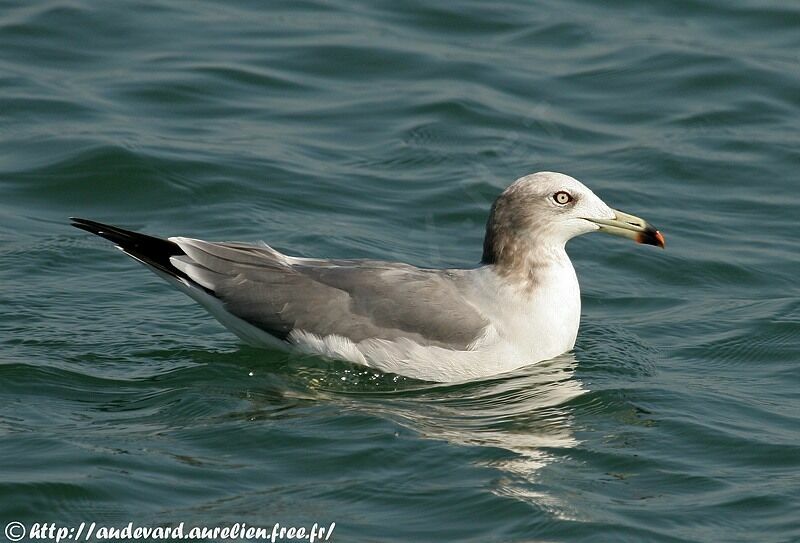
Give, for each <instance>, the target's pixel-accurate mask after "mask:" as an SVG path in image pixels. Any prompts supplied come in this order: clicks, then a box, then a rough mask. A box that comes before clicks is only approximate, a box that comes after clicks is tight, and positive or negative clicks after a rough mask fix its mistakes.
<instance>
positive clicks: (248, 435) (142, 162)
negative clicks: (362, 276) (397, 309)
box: [0, 0, 800, 542]
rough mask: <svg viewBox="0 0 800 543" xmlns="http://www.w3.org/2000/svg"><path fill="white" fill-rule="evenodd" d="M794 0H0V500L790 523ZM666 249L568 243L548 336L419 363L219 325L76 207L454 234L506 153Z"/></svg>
mask: <svg viewBox="0 0 800 543" xmlns="http://www.w3.org/2000/svg"><path fill="white" fill-rule="evenodd" d="M798 25H800V7H798V6H797V5H796V4H793V3H784V2H777V1H774V2H770V1H756V0H749V1H742V2H738V3H737V4H736V5H731V4H730V3H727V2H722V1H721V0H718V1H700V0H681V1H679V2H670V3H667V2H650V3H639V2H632V1H625V0H618V1H614V2H607V3H604V5H602V6H601V5H599V4H596V3H594V2H580V1H574V0H572V1H568V2H548V1H540V2H532V3H529V2H523V1H522V0H519V1H514V0H504V1H502V2H493V3H478V2H460V3H449V4H446V5H445V4H441V5H437V4H431V3H428V2H367V1H365V2H354V1H345V0H335V1H324V2H323V1H305V2H297V1H293V2H283V3H280V2H269V3H263V2H212V1H206V2H188V1H171V2H165V1H161V0H159V1H129V2H102V3H101V2H89V1H88V0H83V1H82V0H72V1H43V2H13V1H12V2H8V1H6V2H3V3H2V5H1V6H0V125H1V126H2V130H0V218H1V220H0V281H1V282H0V304H2V308H3V311H2V314H0V342H1V343H0V345H1V347H0V361H1V362H2V364H0V398H1V400H0V434H2V440H0V524H3V525H6V524H7V523H9V522H11V521H19V522H22V523H23V524H25V525H26V527H30V525H32V523H34V522H57V523H60V524H61V525H65V526H76V525H78V524H79V523H80V522H97V523H98V524H102V525H107V526H124V525H125V524H126V523H127V522H129V521H132V522H135V523H137V524H138V525H148V526H168V525H176V524H177V523H179V522H184V523H186V525H187V526H190V525H210V526H221V525H226V524H227V525H229V524H232V523H235V522H247V523H248V524H250V525H257V526H270V525H272V524H273V523H275V522H280V523H281V524H284V525H292V524H294V525H298V526H300V525H305V526H310V525H311V524H313V523H314V522H319V523H320V524H321V525H322V524H324V525H327V524H328V523H330V522H336V523H337V524H336V529H335V530H336V531H335V533H334V540H338V541H403V542H404V541H480V542H487V541H497V542H506V541H570V542H573V541H742V542H751V541H762V542H763V541H776V542H777V541H780V542H786V541H800V520H799V519H800V517H798V510H800V475H798V474H800V415H799V414H798V407H799V406H800V401H799V400H800V394H799V393H798V390H800V377H798V376H799V375H800V373H798V369H797V367H798V366H797V363H798V359H799V356H798V355H800V313H799V312H798V309H800V302H798V294H800V289H799V288H798V283H797V273H798V256H797V255H798V254H800V242H799V241H798V236H797V235H796V230H797V226H798V224H797V217H798V214H797V210H798V206H799V205H800V196H799V195H798V191H797V187H798V173H797V172H798V171H800V134H799V133H798V126H800V54H798V51H800V34H799V33H798V31H797V30H798ZM543 169H549V170H556V171H564V172H566V173H569V174H571V175H574V176H575V177H577V178H579V179H581V180H583V181H584V182H586V183H587V185H589V186H590V187H591V188H592V189H594V190H595V192H596V193H598V194H599V195H600V196H601V197H603V198H604V199H605V200H606V201H607V202H608V203H609V204H611V205H613V206H615V207H619V208H621V209H624V210H628V211H630V212H632V213H635V214H637V215H641V216H643V217H645V218H647V219H648V220H649V221H651V222H652V223H653V224H655V225H657V226H658V227H659V228H660V229H661V230H662V231H663V232H664V234H665V236H666V238H667V250H666V251H659V250H657V249H654V248H652V247H642V246H636V245H634V244H632V243H628V242H625V241H623V240H619V239H615V238H610V237H607V236H600V235H595V236H586V237H585V238H582V239H578V240H575V241H574V242H572V243H571V245H570V252H571V255H572V257H573V260H574V262H575V265H576V268H577V269H578V274H579V277H580V279H581V283H582V288H583V299H584V307H583V325H582V329H581V333H580V336H579V340H578V344H577V346H576V349H575V351H574V352H572V353H568V354H566V355H564V356H561V357H559V358H557V359H555V360H552V361H548V362H545V363H542V364H539V365H537V366H533V367H528V368H525V369H523V370H520V371H517V372H515V373H514V374H511V375H503V376H498V377H496V378H493V379H488V380H484V381H481V382H473V383H466V384H458V385H448V386H444V385H431V384H427V383H422V382H417V381H413V380H410V379H405V378H402V377H397V376H392V375H379V374H374V373H371V372H368V371H363V370H361V369H360V368H358V367H355V366H351V365H348V364H346V363H340V362H336V363H330V362H326V361H324V360H319V359H315V358H298V357H289V356H286V355H282V354H278V353H273V352H268V351H260V350H256V349H250V348H246V347H243V346H242V345H240V344H239V342H238V341H237V340H236V338H235V337H233V336H232V335H231V334H229V333H228V332H226V331H225V330H224V329H222V328H221V327H220V326H219V325H218V324H216V322H214V321H213V320H211V319H210V318H209V317H207V316H206V315H205V313H204V312H203V310H202V309H201V308H199V307H198V306H196V305H195V304H194V303H193V302H192V301H191V300H189V299H188V298H185V297H183V295H181V294H180V293H178V292H175V291H171V290H169V289H168V287H167V286H166V285H165V284H163V283H162V282H161V281H160V280H159V279H158V278H157V277H155V276H154V275H152V274H149V273H147V272H145V271H144V270H143V269H142V268H141V267H140V266H137V265H136V264H135V263H134V262H132V261H130V260H129V259H126V258H124V257H123V256H122V255H120V254H119V253H117V252H116V251H114V250H113V248H112V247H111V246H110V245H109V244H108V243H106V242H104V241H103V240H100V239H98V238H93V237H92V236H89V235H88V234H85V233H83V232H80V231H77V230H75V229H72V228H70V227H69V226H68V225H67V217H68V216H70V215H77V216H85V217H89V218H93V219H97V220H104V221H108V222H113V223H116V224H120V225H123V226H127V227H130V228H136V229H142V230H145V231H147V232H152V233H156V234H162V235H173V234H184V235H192V236H197V237H203V238H206V239H228V240H229V239H237V240H247V241H256V240H259V239H263V240H266V241H268V242H269V243H272V244H273V245H275V246H276V247H278V248H279V249H282V250H286V251H288V252H290V253H292V254H298V255H306V256H326V257H371V258H380V259H390V260H402V261H406V262H411V263H414V264H418V265H425V266H464V265H471V264H472V263H475V262H476V261H477V260H478V259H479V257H480V243H481V239H482V234H483V222H484V221H485V217H486V213H487V210H488V206H489V204H490V202H491V200H492V199H493V198H494V196H495V195H496V194H497V193H498V192H499V191H500V190H501V189H502V188H503V187H504V186H505V185H507V184H508V183H510V182H511V181H513V180H514V179H515V178H517V177H519V176H520V175H523V174H526V173H530V172H533V171H538V170H543Z"/></svg>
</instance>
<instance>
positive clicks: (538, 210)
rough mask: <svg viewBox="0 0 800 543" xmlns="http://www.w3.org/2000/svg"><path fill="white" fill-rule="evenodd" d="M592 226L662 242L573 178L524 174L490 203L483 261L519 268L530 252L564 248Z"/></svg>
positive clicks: (656, 233)
mask: <svg viewBox="0 0 800 543" xmlns="http://www.w3.org/2000/svg"><path fill="white" fill-rule="evenodd" d="M596 231H600V232H606V233H608V234H612V235H616V236H622V237H626V238H630V239H632V240H634V241H636V242H638V243H645V244H648V245H656V246H658V247H661V248H663V247H664V236H662V235H661V233H660V232H659V231H658V230H656V229H655V228H653V227H652V226H651V225H649V224H648V223H647V222H646V221H645V220H643V219H641V218H639V217H636V216H634V215H629V214H627V213H623V212H621V211H618V210H616V209H612V208H610V207H609V206H608V205H606V203H605V202H603V201H602V200H601V199H600V198H598V197H597V196H596V195H595V194H594V193H593V192H592V191H591V190H589V189H588V188H587V187H586V186H585V185H584V184H583V183H581V182H580V181H578V180H577V179H574V178H572V177H570V176H568V175H564V174H562V173H555V172H539V173H534V174H531V175H526V176H525V177H521V178H519V179H517V180H516V181H515V182H514V183H513V184H512V185H510V186H509V187H508V188H507V189H506V190H504V191H503V193H502V194H500V196H499V197H498V198H497V200H495V202H494V204H493V205H492V210H491V213H490V215H489V220H488V222H487V224H486V237H485V239H484V244H483V259H482V262H483V263H485V264H500V265H502V266H506V267H509V269H510V268H515V267H519V266H520V265H524V264H525V262H526V261H527V262H530V261H531V257H534V256H535V257H538V258H541V257H542V256H544V255H545V254H548V253H550V254H556V253H558V252H559V251H563V248H564V245H565V244H566V243H567V241H569V240H570V239H572V238H574V237H575V236H579V235H581V234H587V233H589V232H596Z"/></svg>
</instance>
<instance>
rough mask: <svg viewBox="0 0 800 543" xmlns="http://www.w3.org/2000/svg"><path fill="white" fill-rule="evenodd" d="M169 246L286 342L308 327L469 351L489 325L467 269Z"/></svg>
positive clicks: (221, 246) (183, 265)
mask: <svg viewBox="0 0 800 543" xmlns="http://www.w3.org/2000/svg"><path fill="white" fill-rule="evenodd" d="M169 241H171V242H173V243H175V244H177V245H178V246H179V247H180V248H181V249H182V250H183V252H184V253H185V255H181V256H173V257H172V258H171V259H170V260H171V262H172V264H173V265H174V266H175V267H176V268H177V269H179V270H180V271H181V272H183V273H185V274H186V276H188V277H189V278H190V279H191V280H192V281H195V282H196V283H198V284H199V285H201V286H202V287H204V288H205V289H207V290H208V291H210V292H211V293H213V295H214V296H216V297H217V298H219V299H220V300H221V301H222V302H223V304H224V305H225V308H226V309H227V310H228V311H229V312H231V313H232V314H234V315H236V316H237V317H239V318H241V319H243V320H245V321H247V322H249V323H250V324H253V325H255V326H257V327H259V328H261V329H263V330H265V331H267V332H269V333H271V334H273V335H275V336H277V337H280V338H282V339H285V338H286V337H287V336H288V335H289V334H290V333H291V332H292V331H293V330H302V331H304V332H310V333H313V334H317V335H320V336H326V335H330V334H337V335H340V336H344V337H346V338H348V339H350V340H352V341H355V342H358V341H362V340H364V339H370V338H377V339H384V340H393V339H398V338H401V337H406V338H410V339H413V340H415V341H417V342H419V343H421V344H427V345H437V346H441V347H447V348H452V349H466V348H467V347H468V345H469V344H470V343H472V342H473V341H475V340H476V339H477V338H478V337H480V336H481V334H482V333H483V330H484V328H485V327H486V326H487V325H488V321H487V320H486V319H485V318H484V316H483V315H481V314H480V312H479V311H478V310H477V309H476V308H475V307H474V306H473V305H472V304H470V303H469V302H468V301H467V300H466V299H465V297H464V293H465V289H466V287H465V281H464V272H462V271H458V270H452V271H450V270H426V269H420V268H416V267H413V266H409V265H406V264H394V263H387V262H378V261H369V260H313V259H300V258H291V257H286V256H285V255H282V254H281V253H279V252H278V251H275V250H274V249H272V248H270V247H268V246H266V245H263V246H254V245H248V244H239V243H211V242H205V241H201V240H195V239H188V238H170V239H169Z"/></svg>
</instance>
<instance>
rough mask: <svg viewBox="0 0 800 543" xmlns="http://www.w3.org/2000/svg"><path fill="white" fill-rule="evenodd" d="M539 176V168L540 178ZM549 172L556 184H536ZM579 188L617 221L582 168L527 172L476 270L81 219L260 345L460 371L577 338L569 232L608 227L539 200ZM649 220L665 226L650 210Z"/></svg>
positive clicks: (478, 372)
mask: <svg viewBox="0 0 800 543" xmlns="http://www.w3.org/2000/svg"><path fill="white" fill-rule="evenodd" d="M535 176H540V179H533V180H532V181H531V180H530V179H529V178H534V177H535ZM525 180H527V181H525ZM537 181H538V183H535V182H537ZM539 185H548V186H547V187H544V188H545V189H546V190H536V191H531V190H530V187H531V186H536V187H537V188H540V189H541V188H542V187H541V186H539ZM549 185H552V186H549ZM579 188H583V189H584V190H585V191H586V196H587V199H588V196H589V195H590V196H591V197H593V198H594V199H595V200H596V202H590V203H592V204H594V207H593V208H590V211H591V212H593V213H594V214H596V215H601V216H600V217H598V219H599V220H600V221H604V222H607V223H608V222H613V221H616V220H617V219H616V216H615V213H617V214H618V213H619V212H614V211H613V210H611V209H610V208H608V207H607V206H605V204H602V201H600V200H599V199H598V198H597V197H596V196H594V195H593V194H592V193H591V192H590V191H588V189H585V187H583V185H580V183H578V182H577V181H575V180H574V179H572V178H569V177H567V176H563V175H561V174H550V173H544V174H535V175H534V176H528V178H522V179H521V180H519V181H517V183H515V184H514V185H512V186H511V187H510V188H509V189H507V190H506V191H505V192H504V193H503V195H501V196H500V197H499V198H498V200H497V201H496V202H495V205H494V206H493V208H492V215H491V217H490V219H489V223H488V224H487V237H486V238H487V243H485V244H484V255H483V262H482V263H481V265H479V266H478V267H475V268H471V269H445V270H439V269H423V268H417V267H414V266H410V265H407V264H400V263H388V262H380V261H371V260H324V259H310V258H298V257H292V256H288V255H284V254H282V253H280V252H278V251H276V250H275V249H273V248H271V247H269V246H268V245H266V244H260V245H251V244H243V243H214V242H207V241H202V240H197V239H191V238H184V237H172V238H168V239H166V240H164V239H159V238H154V237H151V236H147V235H144V234H139V233H136V232H131V231H128V230H124V229H121V228H117V227H113V226H109V225H105V224H101V223H96V222H94V221H88V220H85V219H73V221H74V223H73V224H74V225H75V226H77V227H79V228H82V229H84V230H87V231H90V232H92V233H95V234H98V235H100V236H103V237H105V238H107V239H109V240H111V241H113V242H114V243H116V244H117V246H118V247H119V248H120V249H122V250H123V251H124V252H125V253H126V254H128V255H130V256H132V257H133V258H135V259H137V260H139V261H140V262H142V263H143V264H144V265H145V266H147V267H149V268H150V269H151V270H153V271H155V272H156V273H157V274H158V275H160V276H161V277H163V278H164V279H166V280H167V281H168V282H170V283H171V284H173V285H174V286H175V287H177V288H178V289H179V290H181V291H183V292H185V293H186V294H188V295H189V296H191V297H192V298H194V299H195V300H197V301H198V302H199V303H200V304H202V305H203V307H205V308H206V309H207V310H208V311H209V312H210V313H211V314H212V315H214V316H215V317H216V318H217V319H218V320H219V321H220V322H221V323H222V324H223V325H225V326H226V327H227V328H229V329H230V330H231V331H233V332H234V333H236V334H237V335H238V336H239V337H240V338H242V339H243V340H244V341H246V342H248V343H250V344H254V345H257V346H268V347H279V348H290V347H294V348H296V349H299V350H301V351H303V352H306V353H313V354H318V355H322V356H326V357H330V358H337V359H344V360H349V361H351V362H354V363H357V364H361V365H364V366H368V367H372V368H376V369H379V370H381V371H386V372H393V373H398V374H401V375H405V376H409V377H414V378H418V379H424V380H430V381H457V380H464V379H469V378H475V377H483V376H488V375H494V374H497V373H501V372H504V371H509V370H512V369H515V368H518V367H520V366H523V365H526V364H530V363H533V362H538V361H540V360H544V359H547V358H552V357H554V356H557V355H558V354H561V353H563V352H565V351H568V350H570V349H572V347H573V346H574V344H575V339H576V337H577V333H578V326H579V322H580V307H581V302H580V289H579V286H578V280H577V277H576V275H575V270H574V268H573V267H572V263H571V262H570V259H569V257H568V256H567V253H566V251H565V248H564V245H565V243H566V241H567V240H568V239H569V238H570V237H572V236H573V235H577V233H583V231H589V230H590V229H597V227H596V226H591V227H587V225H586V224H582V223H576V224H572V223H569V226H570V227H569V228H559V229H552V231H551V228H550V227H551V225H552V224H553V223H552V221H549V220H544V219H546V218H547V213H546V212H550V211H552V210H557V211H561V210H562V209H564V207H563V206H564V205H566V204H559V203H558V202H554V203H553V204H547V203H545V204H541V202H540V201H538V200H540V198H539V196H543V197H544V198H546V197H550V196H549V195H550V193H552V192H553V191H554V190H555V191H556V192H557V193H559V194H560V193H562V192H564V191H565V190H571V191H572V192H571V193H570V198H572V196H571V194H572V193H575V192H576V191H577V189H579ZM521 190H524V194H519V192H520V191H521ZM559 191H560V192H559ZM581 196H583V194H582V195H581ZM534 198H535V199H534ZM597 202H599V204H602V205H598V204H597ZM568 203H569V202H568ZM537 206H538V207H539V211H540V213H536V211H537V210H536V208H537ZM548 206H550V207H548ZM531 207H533V210H531V209H530V208H531ZM551 208H552V210H551ZM543 210H544V212H542V211H543ZM626 217H629V216H626ZM580 221H582V222H586V223H587V224H592V225H593V224H595V223H592V222H590V221H586V220H584V219H580ZM564 224H568V223H567V222H566V221H564ZM629 224H633V223H629ZM637 226H640V228H639V231H640V232H645V231H646V232H648V234H649V235H653V234H652V232H656V231H655V230H652V229H651V228H650V229H649V230H646V229H645V227H646V225H644V223H643V221H642V225H637ZM614 227H617V226H616V225H614ZM648 228H649V227H648ZM528 230H530V232H528ZM581 230H583V231H581ZM651 231H652V232H651ZM531 233H532V234H535V235H525V234H531ZM623 235H627V234H623ZM658 236H659V238H658V240H659V242H660V244H661V245H663V238H660V234H658ZM629 237H630V236H629ZM645 241H647V240H645Z"/></svg>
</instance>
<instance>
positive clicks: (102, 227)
mask: <svg viewBox="0 0 800 543" xmlns="http://www.w3.org/2000/svg"><path fill="white" fill-rule="evenodd" d="M69 220H70V221H71V222H70V224H71V225H72V226H74V227H75V228H80V229H81V230H85V231H87V232H90V233H92V234H95V235H98V236H100V237H102V238H105V239H107V240H108V241H110V242H112V243H114V244H116V245H117V247H119V248H120V249H122V250H123V251H125V252H126V253H128V254H129V255H130V256H132V257H134V258H136V259H137V260H140V261H142V262H144V263H145V264H147V265H149V266H152V267H154V268H157V269H159V270H161V271H163V272H166V273H168V274H169V275H173V276H175V277H180V278H182V279H188V277H187V276H186V274H184V273H183V272H181V271H180V270H178V269H177V268H176V267H175V266H173V265H172V262H170V258H171V257H173V256H181V255H184V254H186V253H184V252H183V250H182V249H181V248H180V247H178V245H177V244H176V243H173V242H171V241H169V240H168V239H162V238H157V237H155V236H150V235H148V234H141V233H139V232H134V231H133V230H126V229H124V228H120V227H118V226H112V225H110V224H104V223H101V222H97V221H92V220H89V219H82V218H80V217H70V218H69Z"/></svg>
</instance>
